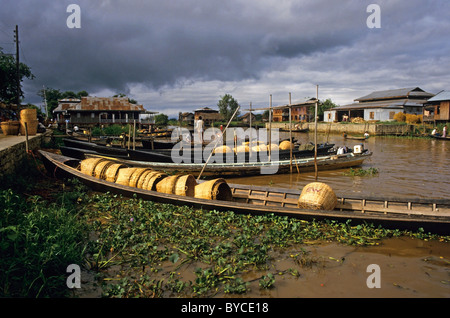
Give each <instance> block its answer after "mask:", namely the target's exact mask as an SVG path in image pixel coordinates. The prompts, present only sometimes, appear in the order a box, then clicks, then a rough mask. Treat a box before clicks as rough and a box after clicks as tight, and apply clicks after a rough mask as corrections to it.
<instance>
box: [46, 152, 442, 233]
mask: <svg viewBox="0 0 450 318" xmlns="http://www.w3.org/2000/svg"><path fill="white" fill-rule="evenodd" d="M39 152H40V155H41V157H42V160H43V162H44V165H45V167H46V169H47V171H48V172H49V173H51V174H53V175H54V176H55V177H68V178H74V177H75V178H77V179H79V180H80V181H81V182H83V183H84V184H85V185H87V186H89V187H90V188H91V189H93V190H96V191H100V192H107V191H109V192H110V193H115V194H121V195H123V196H125V197H133V196H136V197H138V198H142V199H144V200H151V201H155V202H162V203H171V204H176V205H187V206H192V207H195V208H201V209H206V210H218V211H234V212H235V213H245V214H271V213H273V214H277V215H287V216H292V217H297V218H300V219H303V220H308V221H312V220H336V221H339V222H347V221H348V220H351V222H352V224H361V223H364V222H368V223H373V224H377V225H382V226H385V227H390V228H398V229H412V230H417V229H419V228H422V229H423V230H424V231H426V232H433V233H443V234H448V233H450V200H448V199H441V200H431V199H430V200H426V199H404V200H402V199H395V198H385V197H384V198H377V197H371V198H368V197H356V196H355V197H353V196H350V195H349V196H346V197H338V203H337V206H336V208H335V209H334V210H331V211H326V210H309V209H300V208H298V206H297V202H298V198H299V196H300V193H301V190H295V189H279V188H275V187H258V186H248V185H239V184H229V186H230V188H231V192H232V199H231V201H222V200H208V199H200V198H195V197H188V196H179V195H174V194H166V193H159V192H157V191H150V190H143V189H139V188H134V187H130V186H124V185H120V184H117V183H113V182H109V181H105V180H103V179H99V178H96V177H93V176H89V175H86V174H83V173H81V171H79V170H78V169H77V166H78V165H79V163H80V160H78V159H74V158H70V157H66V156H61V155H57V154H54V153H50V152H46V151H43V150H39Z"/></svg>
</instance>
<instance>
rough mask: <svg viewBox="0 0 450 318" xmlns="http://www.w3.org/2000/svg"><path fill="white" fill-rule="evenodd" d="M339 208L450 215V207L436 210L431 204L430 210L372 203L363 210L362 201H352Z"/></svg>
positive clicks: (338, 206) (339, 205) (339, 204)
mask: <svg viewBox="0 0 450 318" xmlns="http://www.w3.org/2000/svg"><path fill="white" fill-rule="evenodd" d="M336 208H337V209H341V211H342V210H353V211H355V210H356V211H358V210H360V211H361V212H362V211H365V212H367V211H371V212H382V213H401V214H414V215H430V216H444V215H448V216H450V213H449V212H450V210H449V209H444V210H443V211H435V210H433V209H432V207H431V206H430V208H429V209H428V210H426V209H424V208H420V209H419V208H417V209H411V210H408V206H405V207H403V208H399V207H392V206H391V207H386V204H385V205H383V206H381V207H380V206H374V205H372V206H370V205H366V206H365V207H364V210H361V204H360V203H350V202H347V203H345V204H342V203H338V205H337V207H336ZM445 210H447V211H445Z"/></svg>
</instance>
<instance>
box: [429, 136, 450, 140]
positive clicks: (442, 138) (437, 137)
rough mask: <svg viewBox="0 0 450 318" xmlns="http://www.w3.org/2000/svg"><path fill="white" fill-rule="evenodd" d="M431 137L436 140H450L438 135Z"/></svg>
mask: <svg viewBox="0 0 450 318" xmlns="http://www.w3.org/2000/svg"><path fill="white" fill-rule="evenodd" d="M430 136H431V137H433V138H435V139H441V140H450V137H442V136H438V135H430Z"/></svg>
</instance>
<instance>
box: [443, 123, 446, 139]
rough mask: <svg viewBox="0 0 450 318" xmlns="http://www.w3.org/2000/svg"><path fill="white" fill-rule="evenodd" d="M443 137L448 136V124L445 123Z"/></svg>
mask: <svg viewBox="0 0 450 318" xmlns="http://www.w3.org/2000/svg"><path fill="white" fill-rule="evenodd" d="M442 137H444V138H445V137H447V125H445V126H444V129H443V130H442Z"/></svg>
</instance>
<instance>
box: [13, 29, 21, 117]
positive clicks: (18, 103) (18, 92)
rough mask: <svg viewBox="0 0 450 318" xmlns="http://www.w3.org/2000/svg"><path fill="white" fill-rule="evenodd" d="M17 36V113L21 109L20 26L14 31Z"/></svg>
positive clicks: (15, 39) (15, 37)
mask: <svg viewBox="0 0 450 318" xmlns="http://www.w3.org/2000/svg"><path fill="white" fill-rule="evenodd" d="M14 33H15V36H14V41H15V42H16V72H17V78H16V82H17V83H16V85H17V88H16V89H17V91H16V104H17V111H19V108H20V70H19V66H20V64H19V26H18V25H16V29H15V30H14Z"/></svg>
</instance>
